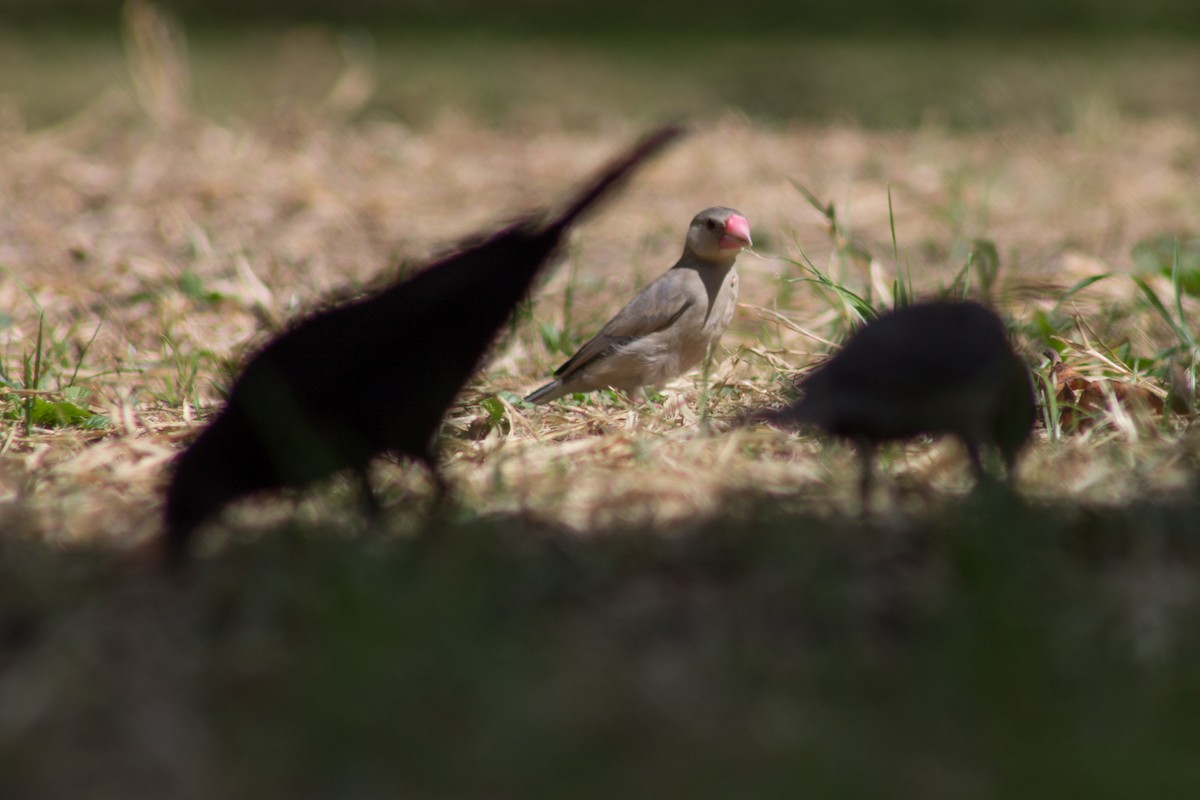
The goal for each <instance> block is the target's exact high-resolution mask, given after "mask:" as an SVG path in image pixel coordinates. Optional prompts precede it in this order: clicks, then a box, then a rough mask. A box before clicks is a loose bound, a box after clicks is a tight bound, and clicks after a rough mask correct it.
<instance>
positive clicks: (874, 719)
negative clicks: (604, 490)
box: [0, 491, 1200, 798]
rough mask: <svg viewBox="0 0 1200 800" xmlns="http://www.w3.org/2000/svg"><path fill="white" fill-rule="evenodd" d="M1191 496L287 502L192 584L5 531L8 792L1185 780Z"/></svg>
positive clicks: (513, 790)
mask: <svg viewBox="0 0 1200 800" xmlns="http://www.w3.org/2000/svg"><path fill="white" fill-rule="evenodd" d="M1198 510H1200V509H1198V508H1197V507H1196V505H1195V503H1194V502H1183V503H1167V504H1161V503H1158V504H1145V503H1135V504H1134V505H1132V506H1131V507H1127V508H1122V509H1118V510H1110V511H1107V512H1104V513H1099V512H1095V511H1088V510H1085V509H1081V508H1078V507H1070V506H1065V505H1054V504H1038V503H1027V502H1021V501H1016V500H1014V499H1013V498H1012V497H1010V496H1008V495H1007V494H1004V493H999V492H995V491H992V492H989V491H983V492H977V493H975V494H973V495H971V496H969V497H966V498H964V499H963V500H961V501H957V502H952V503H948V504H946V505H945V506H944V507H942V508H940V509H939V510H938V512H937V513H936V514H933V515H929V516H922V517H918V518H910V519H907V520H905V521H903V522H891V523H885V524H882V525H863V524H860V523H858V522H854V521H851V520H847V519H839V518H832V519H830V518H817V517H814V516H811V515H808V514H804V513H796V512H795V511H788V510H786V509H785V508H784V507H783V506H781V505H779V504H775V503H754V502H745V503H743V504H742V505H741V506H740V509H739V510H737V511H734V512H733V513H731V514H729V515H727V516H726V517H725V518H723V519H721V520H720V521H717V522H712V523H704V524H694V525H688V526H684V527H682V528H679V529H675V530H670V531H664V530H654V531H646V530H627V531H624V532H612V533H610V534H608V535H604V536H600V537H595V538H582V539H581V538H580V537H578V536H577V535H576V534H573V533H571V534H564V533H563V532H560V531H556V530H553V529H548V528H546V527H545V526H538V525H531V524H530V523H529V522H527V521H523V520H521V519H518V518H505V517H496V518H491V519H469V518H460V519H459V520H458V521H457V522H447V523H445V524H444V525H441V526H439V530H438V531H437V538H436V541H434V542H433V543H432V544H427V545H426V546H420V547H418V546H414V545H413V544H412V542H411V541H410V540H408V539H407V538H405V537H401V538H394V537H383V536H380V535H378V534H377V533H372V532H364V531H362V530H354V529H347V528H343V529H330V528H311V527H303V526H293V527H290V528H287V529H279V530H276V531H273V532H271V533H270V535H267V536H264V537H263V538H261V539H259V540H257V541H254V542H250V543H246V542H244V543H240V544H239V545H238V546H237V547H236V548H233V549H231V550H229V551H227V552H226V553H225V554H223V555H222V556H220V557H219V558H216V559H213V560H210V561H208V562H206V563H205V564H204V565H203V568H202V569H201V570H199V571H197V573H195V574H194V575H193V576H192V577H191V579H190V580H189V581H187V582H186V584H184V585H182V586H178V585H168V584H166V583H165V582H164V581H162V580H161V579H160V578H158V577H150V576H148V574H147V573H146V572H145V570H143V569H141V568H139V567H138V566H137V565H132V566H131V565H129V564H128V563H121V562H119V561H114V559H113V558H112V556H109V555H105V554H103V553H98V552H92V553H88V552H86V551H84V552H51V551H48V550H47V549H46V547H45V546H44V545H42V544H39V543H37V542H29V541H22V540H21V539H19V538H17V539H13V538H11V537H6V539H5V541H4V542H3V556H4V564H5V565H6V567H5V570H4V573H3V578H4V580H3V583H2V584H0V587H2V588H0V598H3V600H4V605H3V615H2V616H0V623H2V625H3V631H4V636H3V639H2V640H0V670H2V671H0V791H3V792H4V796H5V797H11V798H33V797H67V796H70V797H113V796H123V797H218V796H219V797H229V798H239V797H246V798H249V797H256V798H285V797H286V798H318V797H360V798H374V797H380V798H382V797H547V798H549V797H567V796H569V797H578V798H592V797H595V798H610V797H631V798H632V797H663V796H668V797H678V796H691V797H712V798H718V797H729V796H750V797H769V796H792V795H794V794H797V793H799V794H802V795H803V796H806V797H861V798H873V797H898V798H899V797H903V798H1000V797H1015V796H1022V797H1080V798H1085V797H1086V798H1104V797H1112V798H1126V797H1135V796H1138V797H1140V796H1152V797H1158V798H1174V797H1178V798H1183V797H1188V796H1191V795H1192V794H1194V793H1195V791H1196V790H1197V788H1200V765H1198V764H1197V761H1196V758H1195V752H1196V749H1197V747H1200V727H1198V726H1197V724H1196V716H1195V710H1196V708H1197V705H1196V703H1197V700H1198V699H1200V670H1197V669H1196V668H1195V667H1196V664H1197V659H1198V658H1200V627H1198V625H1197V623H1198V622H1200V619H1198V616H1200V614H1198V612H1200V608H1198V605H1197V602H1196V599H1197V598H1196V596H1195V591H1196V589H1195V581H1194V575H1195V570H1196V568H1197V559H1198V558H1200V539H1198V538H1197V533H1200V531H1198V528H1197V522H1196V520H1197V511H1198ZM469 516H470V515H469V514H468V515H467V517H469ZM14 565H15V566H17V567H18V569H16V570H14V569H13V567H14Z"/></svg>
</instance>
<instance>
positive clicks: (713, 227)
mask: <svg viewBox="0 0 1200 800" xmlns="http://www.w3.org/2000/svg"><path fill="white" fill-rule="evenodd" d="M704 224H705V226H706V227H707V228H708V229H709V230H710V231H715V230H716V229H717V223H716V221H715V220H711V219H710V220H709V221H708V222H706V223H704Z"/></svg>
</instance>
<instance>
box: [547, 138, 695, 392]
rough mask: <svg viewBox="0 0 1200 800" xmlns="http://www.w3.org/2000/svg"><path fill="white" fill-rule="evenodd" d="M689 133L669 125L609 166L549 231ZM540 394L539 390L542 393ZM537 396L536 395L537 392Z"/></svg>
mask: <svg viewBox="0 0 1200 800" xmlns="http://www.w3.org/2000/svg"><path fill="white" fill-rule="evenodd" d="M685 132H686V129H685V128H684V127H683V126H681V125H667V126H664V127H662V128H659V129H658V130H656V131H654V132H652V133H650V134H648V135H646V136H645V137H643V138H642V139H641V141H639V142H638V143H637V144H636V145H634V147H633V149H631V150H630V151H629V152H628V153H626V154H625V155H623V156H621V157H620V158H618V159H616V160H615V161H613V162H612V163H611V164H609V165H608V166H607V167H606V168H605V169H604V171H603V172H601V173H600V175H599V176H598V177H597V178H596V180H594V181H592V182H591V183H590V184H588V186H587V188H585V189H584V190H583V191H582V192H580V193H579V195H578V196H576V197H575V199H574V200H572V201H571V202H570V203H569V204H568V205H567V207H566V208H565V209H564V210H563V212H562V213H561V214H559V215H558V217H556V218H555V219H554V221H553V222H551V223H550V224H549V225H548V226H547V228H560V229H561V228H566V227H567V226H568V225H571V224H572V223H574V222H575V221H576V220H577V219H578V218H579V216H580V215H582V214H583V213H584V212H586V211H588V210H589V209H590V208H591V206H592V205H593V204H594V203H595V202H596V201H597V200H599V199H601V198H602V197H603V196H604V195H606V194H608V193H609V192H611V191H612V190H613V189H615V188H617V187H618V186H619V185H620V184H622V183H623V182H624V181H625V179H626V178H628V176H629V175H630V173H632V172H633V170H634V169H635V168H636V167H638V166H639V165H640V164H641V163H642V162H643V161H645V160H646V159H648V158H650V157H651V156H653V155H655V154H656V153H658V152H659V151H660V150H662V149H663V148H664V147H666V146H667V145H668V144H670V143H671V142H673V141H675V140H676V139H678V138H679V137H680V136H682V135H683V134H684V133H685ZM539 391H540V390H539ZM535 394H536V392H535Z"/></svg>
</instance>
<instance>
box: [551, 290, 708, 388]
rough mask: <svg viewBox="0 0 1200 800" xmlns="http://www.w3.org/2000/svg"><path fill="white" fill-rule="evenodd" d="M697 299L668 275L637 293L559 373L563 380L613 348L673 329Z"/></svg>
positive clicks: (556, 374) (557, 372) (559, 369)
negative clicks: (671, 327)
mask: <svg viewBox="0 0 1200 800" xmlns="http://www.w3.org/2000/svg"><path fill="white" fill-rule="evenodd" d="M695 302H696V298H695V297H694V296H693V295H692V293H690V292H688V291H686V290H685V289H684V287H682V286H680V281H679V278H678V275H677V274H676V273H675V272H674V271H670V272H667V273H666V274H665V275H662V276H660V277H659V278H658V279H657V280H655V281H654V282H653V283H651V284H650V285H649V286H647V287H646V288H645V289H643V290H642V291H641V292H639V293H638V294H637V296H636V297H634V298H633V299H632V300H630V301H629V304H628V305H627V306H625V307H624V308H622V309H621V310H620V311H619V312H617V315H616V316H615V317H613V318H612V319H611V320H609V321H608V324H607V325H605V326H604V327H603V328H602V329H601V330H600V332H599V333H597V334H596V335H595V336H593V337H592V338H591V339H590V340H588V341H587V342H586V343H585V344H584V345H583V346H582V347H580V348H579V351H578V352H577V353H575V355H573V356H571V358H570V360H569V361H567V363H565V364H563V365H562V366H561V367H559V368H558V370H557V371H555V373H554V374H555V376H556V377H558V378H560V379H563V378H567V377H569V376H570V375H571V373H573V372H575V371H576V370H578V369H580V368H582V367H583V366H585V365H587V364H590V363H591V362H593V361H595V360H596V359H598V358H604V357H605V356H606V355H607V354H608V353H609V352H611V351H612V349H613V348H615V347H617V346H619V345H622V344H625V343H627V342H632V341H634V340H635V339H640V338H642V337H643V336H649V335H650V334H652V333H657V332H658V331H661V330H664V329H666V328H669V327H670V326H672V325H674V324H675V322H676V320H678V319H679V318H680V317H681V316H683V314H684V312H686V311H687V310H688V309H689V308H690V307H691V306H692V305H693V304H694V303H695Z"/></svg>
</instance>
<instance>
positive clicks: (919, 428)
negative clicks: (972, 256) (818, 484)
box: [761, 301, 1036, 510]
mask: <svg viewBox="0 0 1200 800" xmlns="http://www.w3.org/2000/svg"><path fill="white" fill-rule="evenodd" d="M798 388H799V389H800V390H801V391H803V393H804V394H803V397H802V398H801V399H800V400H799V401H797V402H796V403H795V404H793V405H792V406H790V407H788V408H784V409H780V410H778V411H772V412H767V413H765V414H763V415H761V418H763V419H766V420H767V421H770V422H775V423H783V424H791V425H804V424H808V425H814V426H816V427H818V428H821V429H823V430H825V431H826V432H828V433H830V434H833V435H835V436H840V437H844V438H847V439H851V440H853V441H855V442H856V443H857V445H858V450H859V457H860V459H861V461H862V484H861V491H862V502H863V509H864V510H866V508H867V506H868V498H869V496H870V491H871V482H872V459H873V456H874V452H875V447H876V445H877V444H879V443H880V442H884V441H889V440H892V439H904V438H908V437H912V436H917V435H920V434H943V433H946V434H952V435H954V436H957V437H958V438H959V439H961V440H962V442H963V444H965V445H966V448H967V454H968V455H969V456H970V459H971V466H972V468H973V469H974V472H975V475H976V477H977V478H978V479H980V480H983V479H985V478H986V471H985V470H984V467H983V460H982V458H981V456H980V448H981V447H982V446H983V445H992V446H995V448H996V449H997V450H999V452H1000V455H1001V456H1002V458H1003V460H1004V465H1005V470H1006V474H1007V475H1008V478H1009V480H1010V481H1011V480H1012V474H1013V469H1014V467H1015V465H1016V459H1017V455H1018V454H1019V453H1020V450H1021V448H1022V447H1023V446H1024V444H1025V442H1026V440H1027V439H1028V438H1029V435H1030V433H1031V432H1032V430H1033V422H1034V416H1035V413H1036V410H1035V405H1034V394H1033V384H1032V381H1031V380H1030V377H1029V368H1028V367H1027V366H1026V365H1025V363H1024V362H1023V361H1022V360H1021V359H1020V358H1019V357H1018V356H1017V354H1016V353H1015V352H1014V351H1013V347H1012V345H1011V343H1010V342H1009V339H1008V334H1007V333H1006V331H1005V329H1004V323H1003V322H1002V321H1001V320H1000V318H999V317H998V316H996V314H995V313H994V312H992V311H990V310H989V309H987V308H985V307H983V306H981V305H979V304H978V303H972V302H949V301H946V302H926V303H918V304H915V305H910V306H906V307H904V308H900V309H897V310H895V311H892V312H889V313H886V314H883V315H881V316H880V317H878V318H877V319H875V320H873V321H871V322H869V323H867V324H866V325H865V326H864V327H862V328H861V329H859V330H858V331H857V332H856V333H854V334H853V335H852V336H851V337H850V338H849V339H848V340H847V341H846V344H845V346H844V347H843V348H842V349H841V351H840V352H838V353H837V354H836V355H834V356H832V357H831V358H829V359H828V360H827V361H825V362H823V363H822V364H820V365H819V366H818V367H817V368H816V369H815V370H814V371H813V372H812V373H810V374H809V375H808V376H806V377H805V378H804V379H803V380H802V381H801V382H800V383H799V385H798Z"/></svg>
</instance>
